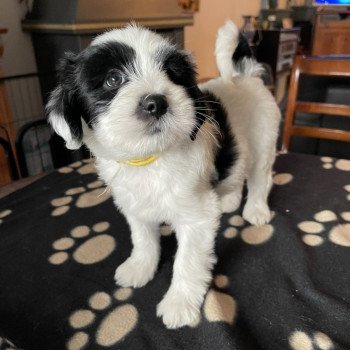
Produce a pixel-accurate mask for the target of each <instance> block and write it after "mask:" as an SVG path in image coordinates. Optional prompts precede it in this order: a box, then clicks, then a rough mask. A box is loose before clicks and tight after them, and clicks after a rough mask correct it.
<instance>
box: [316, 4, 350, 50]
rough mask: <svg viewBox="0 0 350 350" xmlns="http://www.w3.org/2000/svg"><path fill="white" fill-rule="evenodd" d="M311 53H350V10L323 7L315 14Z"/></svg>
mask: <svg viewBox="0 0 350 350" xmlns="http://www.w3.org/2000/svg"><path fill="white" fill-rule="evenodd" d="M312 42H313V44H312V51H311V54H312V55H314V56H316V55H337V54H350V11H349V10H346V9H345V10H339V8H338V9H329V8H327V9H324V8H321V9H320V10H318V11H317V13H316V16H315V24H314V33H313V41H312Z"/></svg>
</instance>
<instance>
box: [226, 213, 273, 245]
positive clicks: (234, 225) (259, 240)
mask: <svg viewBox="0 0 350 350" xmlns="http://www.w3.org/2000/svg"><path fill="white" fill-rule="evenodd" d="M273 215H274V214H272V216H273ZM228 223H229V225H230V226H229V227H228V228H227V229H226V230H225V231H224V232H223V235H224V237H225V238H227V239H232V238H235V237H237V236H240V237H241V239H242V240H243V241H244V242H245V243H247V244H252V245H257V244H263V243H265V242H267V241H268V240H269V239H270V238H271V237H272V236H273V232H274V228H273V226H272V225H269V224H266V225H262V226H247V227H244V228H243V226H244V225H245V222H244V220H243V218H242V217H241V216H240V215H233V216H231V217H230V218H229V220H228Z"/></svg>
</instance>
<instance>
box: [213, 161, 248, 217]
mask: <svg viewBox="0 0 350 350" xmlns="http://www.w3.org/2000/svg"><path fill="white" fill-rule="evenodd" d="M245 169H246V162H245V159H244V158H243V157H240V158H239V159H238V160H237V163H236V164H235V165H234V166H233V167H232V169H231V171H230V173H231V174H230V175H229V176H228V177H227V178H226V179H224V180H223V181H222V182H221V183H219V185H218V186H217V187H216V189H215V191H216V193H217V194H218V195H219V198H220V207H221V212H222V213H232V212H234V211H235V210H236V209H238V208H239V206H240V204H241V200H242V190H243V184H244V178H245V172H246V170H245Z"/></svg>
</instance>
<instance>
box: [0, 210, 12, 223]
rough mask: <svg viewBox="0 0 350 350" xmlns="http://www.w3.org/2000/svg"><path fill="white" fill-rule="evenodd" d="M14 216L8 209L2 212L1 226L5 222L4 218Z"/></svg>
mask: <svg viewBox="0 0 350 350" xmlns="http://www.w3.org/2000/svg"><path fill="white" fill-rule="evenodd" d="M10 214H12V210H10V209H6V210H3V211H0V225H1V224H2V223H3V222H4V218H5V217H7V216H9V215H10Z"/></svg>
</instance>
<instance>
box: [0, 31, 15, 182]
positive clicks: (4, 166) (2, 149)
mask: <svg viewBox="0 0 350 350" xmlns="http://www.w3.org/2000/svg"><path fill="white" fill-rule="evenodd" d="M6 33H7V29H6V28H3V27H0V59H1V57H2V55H3V53H4V45H3V43H2V40H1V35H2V34H6ZM3 76H4V73H3V71H2V67H1V65H0V139H1V145H0V186H2V185H5V184H8V183H10V182H11V181H12V180H13V179H14V178H16V177H17V158H16V147H15V139H16V138H15V129H14V126H13V120H12V114H11V110H10V106H9V103H8V100H7V93H6V89H5V84H4V81H3V80H2V79H1V78H3Z"/></svg>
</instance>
